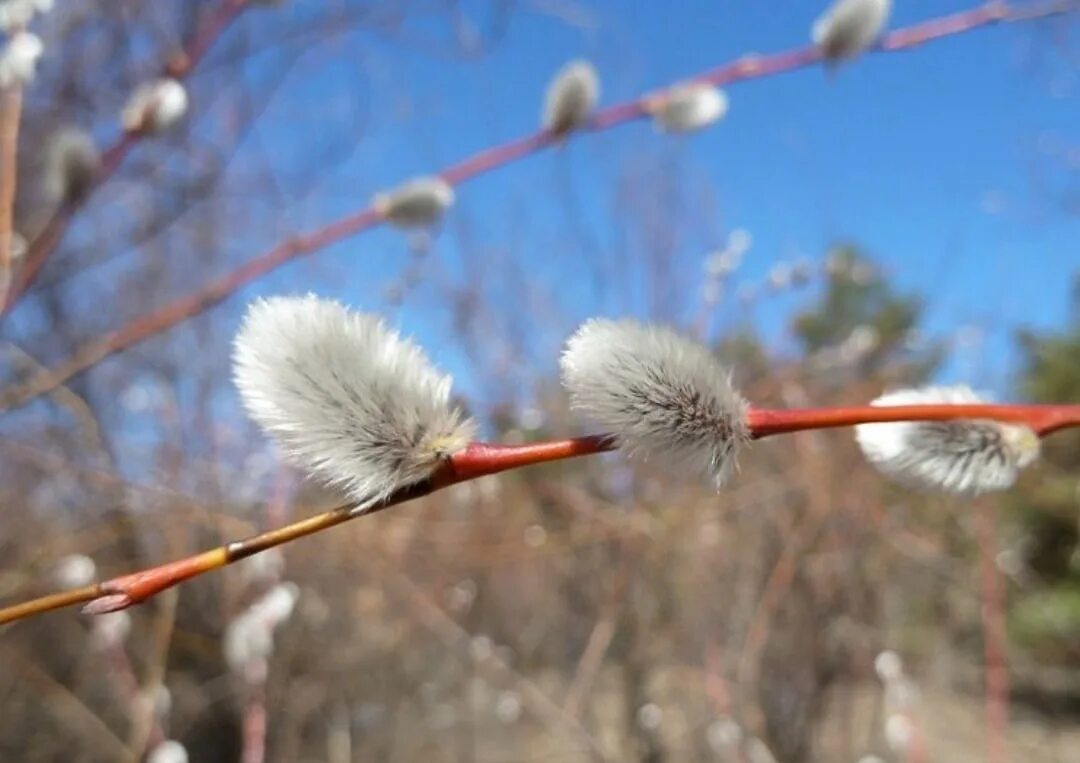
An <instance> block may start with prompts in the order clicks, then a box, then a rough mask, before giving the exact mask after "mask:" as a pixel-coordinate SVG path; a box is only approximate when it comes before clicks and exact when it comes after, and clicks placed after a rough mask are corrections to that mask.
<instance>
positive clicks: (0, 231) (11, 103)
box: [0, 84, 22, 301]
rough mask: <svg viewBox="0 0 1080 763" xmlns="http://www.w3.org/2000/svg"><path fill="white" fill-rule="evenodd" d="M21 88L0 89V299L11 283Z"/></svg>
mask: <svg viewBox="0 0 1080 763" xmlns="http://www.w3.org/2000/svg"><path fill="white" fill-rule="evenodd" d="M21 116H22V87H21V86H19V85H17V84H16V85H12V86H11V87H7V88H4V90H3V92H0V301H3V300H4V299H5V298H6V296H7V294H8V289H9V286H10V285H11V280H12V279H11V271H12V268H13V266H14V258H13V253H12V244H13V242H14V238H15V187H16V184H17V182H18V175H19V120H20V118H21Z"/></svg>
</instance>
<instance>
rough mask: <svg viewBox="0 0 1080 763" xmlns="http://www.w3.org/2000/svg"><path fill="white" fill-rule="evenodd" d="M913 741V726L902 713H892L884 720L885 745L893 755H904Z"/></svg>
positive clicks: (909, 719)
mask: <svg viewBox="0 0 1080 763" xmlns="http://www.w3.org/2000/svg"><path fill="white" fill-rule="evenodd" d="M914 741H915V724H914V723H913V722H912V720H911V718H909V717H908V716H906V715H904V714H902V713H893V714H892V715H890V716H889V717H888V718H886V719H885V744H887V745H888V746H889V749H890V750H892V751H893V752H895V753H899V754H904V753H906V752H907V751H908V750H909V749H911V744H912V742H914Z"/></svg>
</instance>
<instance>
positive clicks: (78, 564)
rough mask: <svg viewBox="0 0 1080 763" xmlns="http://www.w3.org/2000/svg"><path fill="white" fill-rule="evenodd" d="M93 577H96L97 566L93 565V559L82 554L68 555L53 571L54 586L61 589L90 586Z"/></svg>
mask: <svg viewBox="0 0 1080 763" xmlns="http://www.w3.org/2000/svg"><path fill="white" fill-rule="evenodd" d="M95 575H97V565H95V564H94V560H93V559H91V558H90V557H88V556H85V555H83V554H68V555H67V556H65V557H64V558H63V559H61V560H60V561H59V562H58V563H57V565H56V569H55V570H54V571H53V577H54V578H55V579H56V584H57V585H58V586H60V587H61V588H81V587H82V586H84V585H90V583H92V582H94V576H95Z"/></svg>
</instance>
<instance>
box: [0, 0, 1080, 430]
mask: <svg viewBox="0 0 1080 763" xmlns="http://www.w3.org/2000/svg"><path fill="white" fill-rule="evenodd" d="M225 5H226V6H227V7H234V6H238V5H239V2H238V0H231V2H227V3H225ZM1077 6H1078V3H1077V2H1076V0H1053V1H1052V2H1025V3H1007V2H1003V0H993V1H992V2H988V3H985V4H984V5H982V6H979V7H976V8H973V9H970V10H967V11H961V12H959V13H955V14H952V15H949V16H942V17H939V18H935V19H931V20H928V21H925V22H923V23H921V24H915V25H912V26H909V27H905V28H902V29H897V30H894V31H893V32H890V33H888V34H886V35H885V36H884V37H883V38H882V39H881V41H880V42H879V43H878V45H877V46H876V47H875V48H873V49H872V50H871V52H874V51H885V52H896V51H901V50H906V49H908V48H912V47H916V46H918V45H921V44H923V43H925V42H929V41H931V40H936V39H939V38H942V37H947V36H951V35H955V34H960V33H963V32H967V31H971V30H974V29H978V28H980V27H984V26H988V25H990V24H994V23H1004V22H1014V21H1029V20H1032V19H1036V18H1043V17H1047V16H1053V15H1058V14H1063V13H1067V12H1069V11H1072V10H1075V9H1076V8H1077ZM222 12H223V13H224V12H225V11H222ZM233 12H234V13H235V8H234V10H233ZM225 23H227V21H226V22H225ZM223 26H224V25H223ZM821 60H822V53H821V51H820V49H819V48H818V47H817V46H816V45H810V46H806V47H802V48H797V49H794V50H789V51H784V52H781V53H776V54H773V55H769V56H745V57H743V58H740V59H738V60H736V61H733V62H731V63H728V64H724V65H723V66H719V67H717V68H715V69H711V70H709V71H706V72H704V73H702V74H700V75H697V76H694V77H691V78H688V79H687V80H686V81H685V82H684V83H683V84H690V83H703V84H711V85H715V86H724V85H729V84H732V83H734V82H740V81H745V80H752V79H759V78H763V77H768V76H772V75H775V74H781V73H783V72H789V71H793V70H796V69H800V68H804V67H807V66H812V65H815V64H817V63H819V62H820V61H821ZM662 94H663V91H660V92H658V93H649V94H646V95H645V96H643V97H641V98H638V99H635V100H631V101H627V102H625V103H621V104H617V105H615V106H611V107H609V108H606V109H602V110H600V111H597V112H594V114H593V116H592V118H591V119H590V120H589V122H588V123H587V124H586V125H584V126H583V128H582V129H585V130H591V131H596V132H598V131H603V130H607V129H610V128H612V127H616V126H618V125H621V124H625V123H627V122H631V121H634V120H637V119H643V118H648V117H650V116H651V115H650V111H649V105H650V104H655V103H656V102H657V98H658V97H662ZM558 137H559V136H558V135H557V134H556V133H554V132H553V131H551V130H541V131H539V132H536V133H533V134H531V135H528V136H525V137H523V138H518V139H516V140H512V141H510V142H508V143H504V144H502V145H499V146H495V147H493V148H489V149H485V150H483V151H480V152H479V153H477V154H474V155H473V156H471V157H468V158H466V159H465V160H463V161H461V162H460V163H458V164H455V165H453V166H451V167H448V168H446V169H444V170H443V171H441V172H439V173H438V176H439V177H441V178H442V179H443V180H445V181H446V182H447V183H448V184H450V185H452V186H453V185H458V184H460V183H462V182H465V181H466V180H470V179H472V178H474V177H477V176H479V175H482V174H486V173H488V172H491V171H492V170H495V169H497V168H500V167H503V166H505V165H507V164H510V163H511V162H514V161H516V160H518V159H522V158H524V157H526V156H529V155H531V154H534V153H537V152H539V151H541V150H543V149H545V148H547V147H549V146H551V145H553V144H555V143H557V142H558V140H557V139H558ZM124 140H130V137H129V136H124V138H123V139H122V140H121V143H120V144H119V146H118V151H119V152H120V154H121V156H122V155H123V154H126V152H127V150H129V149H130V147H131V146H129V145H125V144H124ZM108 157H109V153H108V152H106V154H105V160H104V163H105V165H106V166H108V165H109V158H108ZM103 174H107V172H106V171H103ZM380 222H382V220H381V219H380V215H379V214H378V212H377V211H375V210H374V209H372V208H367V209H363V210H359V211H357V212H354V213H353V214H350V215H348V216H346V217H344V218H341V219H339V220H337V221H335V222H332V223H329V224H328V225H326V226H324V227H322V228H319V229H317V230H315V231H313V232H311V233H307V234H304V235H300V236H297V237H295V238H292V239H289V240H287V241H284V242H282V243H279V244H277V245H276V246H274V247H272V248H271V249H270V250H268V251H266V252H264V253H263V254H261V255H258V256H256V257H254V258H253V259H251V260H248V261H247V262H246V263H244V264H242V265H240V266H239V267H238V268H236V269H234V270H232V271H230V272H229V273H226V274H225V275H223V276H221V277H219V278H217V279H215V280H213V281H211V282H210V283H209V284H207V285H206V286H204V287H203V288H202V289H201V290H199V291H198V292H195V293H194V294H190V295H188V296H185V297H181V298H180V299H177V300H175V301H173V302H171V303H169V304H167V305H164V306H163V307H161V308H160V309H158V310H155V311H153V312H151V313H148V314H146V315H143V316H141V317H139V318H137V319H135V320H134V321H132V322H130V323H127V324H126V325H124V326H123V327H121V328H119V329H116V330H114V331H112V332H110V333H108V334H105V335H104V336H101V337H98V338H97V339H93V340H91V341H90V342H88V343H86V344H84V345H83V346H82V347H81V348H79V349H78V350H76V351H75V353H74V354H73V355H71V356H70V357H69V358H68V359H67V360H65V361H63V362H61V363H60V364H59V365H57V366H55V367H53V368H51V369H47V370H45V371H43V372H41V373H40V374H37V375H35V376H32V377H31V378H29V379H27V380H26V381H25V382H22V383H20V384H17V385H14V386H12V387H10V388H8V389H6V390H4V391H3V392H2V393H0V411H2V410H7V409H10V408H14V407H18V406H22V405H25V404H26V403H28V402H30V401H31V400H33V399H35V398H36V397H38V396H40V395H43V394H45V393H47V392H49V391H50V390H52V389H54V388H56V387H57V386H59V385H61V384H63V383H64V382H66V381H67V380H68V379H70V378H72V377H73V376H75V375H77V374H80V373H82V372H83V371H86V370H87V369H89V368H91V367H92V366H94V365H96V364H97V363H99V362H101V361H102V360H104V359H105V358H107V357H109V356H110V355H113V354H115V353H117V352H120V351H122V350H125V349H127V348H128V347H131V346H133V345H135V344H138V343H140V342H142V341H144V340H146V339H148V338H150V337H152V336H155V335H157V334H159V333H162V332H164V331H167V330H169V329H171V328H172V327H173V326H176V325H178V324H180V323H183V322H184V321H186V320H189V319H190V318H192V317H194V316H196V315H199V314H200V313H202V312H204V311H205V310H207V309H209V308H210V307H212V306H213V305H215V304H217V303H218V302H220V301H222V300H224V299H225V298H227V297H228V296H230V295H232V294H233V293H235V292H236V291H238V290H240V289H242V288H243V287H244V286H246V285H247V284H249V283H251V282H252V281H254V280H255V279H257V278H259V277H261V276H263V275H265V274H267V273H269V272H270V271H272V270H275V269H276V268H278V267H279V266H281V265H284V264H285V263H287V262H289V261H291V260H294V259H297V258H299V257H302V256H305V255H308V254H313V253H315V252H317V251H319V250H321V249H323V248H325V247H327V246H330V245H331V244H334V243H337V242H338V241H341V240H343V239H345V238H347V237H349V236H353V235H356V234H358V233H361V232H363V231H364V230H366V229H368V228H371V227H374V226H376V225H378V224H379V223H380ZM66 225H67V220H66V216H65V217H64V219H62V220H60V221H55V220H54V221H51V222H50V224H49V225H48V226H46V229H45V231H44V232H43V233H42V234H41V236H39V239H42V240H44V243H43V244H42V246H40V247H39V246H38V243H39V242H37V241H35V242H34V244H32V245H31V247H30V252H29V253H28V255H27V264H26V267H24V269H23V270H22V271H21V273H20V277H19V280H18V282H17V283H16V284H15V288H14V289H13V293H15V294H22V293H23V292H24V291H25V288H26V285H27V284H28V283H29V280H30V279H32V278H33V275H34V273H36V271H37V268H38V267H40V264H41V260H42V259H43V258H44V256H46V255H47V253H48V251H51V250H52V248H54V247H55V245H56V243H57V242H58V241H59V238H60V237H61V236H62V234H63V232H64V230H65V229H66ZM39 250H42V251H44V255H42V254H40V253H39ZM24 274H25V275H24ZM12 302H13V300H9V301H8V305H7V307H5V308H4V310H7V309H9V308H10V306H11V304H12Z"/></svg>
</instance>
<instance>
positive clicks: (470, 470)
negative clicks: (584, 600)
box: [0, 404, 1080, 624]
mask: <svg viewBox="0 0 1080 763" xmlns="http://www.w3.org/2000/svg"><path fill="white" fill-rule="evenodd" d="M965 419H985V420H992V421H1002V422H1008V423H1015V424H1022V425H1024V426H1027V427H1029V428H1031V429H1032V430H1033V431H1035V432H1037V433H1039V434H1040V435H1046V434H1049V433H1051V432H1053V431H1056V430H1058V429H1062V428H1065V427H1075V426H1080V405H992V404H984V405H910V406H890V407H883V406H860V407H854V408H821V409H790V410H770V409H760V408H751V409H750V410H749V411H748V412H747V413H746V426H747V429H748V435H749V438H750V439H753V440H758V439H762V438H765V437H770V436H773V435H777V434H785V433H788V432H795V431H801V430H809V429H824V428H832V427H841V426H853V425H857V424H872V423H887V422H894V421H956V420H965ZM616 447H618V441H617V440H616V439H615V438H614V437H612V436H611V435H591V436H586V437H577V438H571V439H566V440H556V441H551V442H539V443H529V444H526V445H501V444H495V443H479V442H478V443H472V444H470V445H469V446H467V447H466V448H465V449H463V450H461V451H458V452H457V453H455V454H453V455H451V456H449V457H448V458H447V459H446V460H445V461H444V462H443V463H442V464H441V465H440V466H439V468H438V469H437V470H436V471H435V473H434V474H433V475H432V476H431V477H430V478H429V479H427V480H424V481H422V482H419V483H416V484H413V485H408V486H406V487H404V488H402V489H400V490H398V491H397V492H396V493H394V494H393V495H392V496H390V497H389V498H388V499H386V500H385V501H383V502H381V503H378V504H376V505H373V506H371V507H370V508H366V509H365V508H363V507H358V506H357V505H356V504H354V503H349V504H344V505H341V506H338V507H336V508H334V509H331V510H330V511H327V512H324V513H322V514H318V515H316V516H313V517H309V518H307V519H303V520H300V521H299V522H295V523H293V524H291V525H288V526H286V527H281V528H278V529H275V530H270V531H268V532H264V533H260V534H258V535H254V536H251V537H249V538H246V539H244V540H238V541H233V542H232V543H227V544H225V545H223V546H219V547H218V548H215V549H211V550H209V551H204V552H202V553H199V554H195V555H193V556H189V557H186V558H184V559H179V560H177V561H174V562H169V563H167V564H163V565H159V566H157V567H152V568H150V569H146V570H140V571H138V572H134V573H131V574H129V575H123V576H120V577H117V578H113V579H111V580H106V581H103V582H100V583H95V584H93V585H89V586H84V587H82V588H78V589H75V590H72V591H64V592H61V593H56V594H51V595H48V596H44V597H41V598H39V599H34V600H32V601H28V602H24V603H21V604H16V605H13V606H10V607H6V608H4V609H0V624H4V623H9V622H13V621H15V620H21V619H25V618H27V617H31V616H33V615H38V614H42V613H45V612H49V611H52V610H55V609H61V608H63V607H68V606H71V605H74V604H86V607H84V611H85V612H87V613H89V614H102V613H105V612H113V611H117V610H121V609H126V608H127V607H130V606H132V605H134V604H138V603H140V602H142V601H145V600H146V599H149V598H151V597H153V596H155V595H157V594H159V593H161V592H162V591H164V590H166V589H168V588H171V587H173V586H175V585H177V584H179V583H182V582H184V581H185V580H190V579H191V578H194V577H198V576H200V575H202V574H204V573H207V572H211V571H213V570H217V569H220V568H222V567H225V566H227V565H229V564H232V563H233V562H237V561H239V560H241V559H245V558H247V557H249V556H252V555H254V554H257V553H259V552H261V551H265V550H266V549H268V548H273V547H275V546H280V545H283V544H285V543H289V542H291V541H294V540H297V539H298V538H303V537H305V536H308V535H312V534H314V533H318V532H321V531H323V530H326V529H329V528H331V527H335V526H337V525H340V524H343V523H345V522H348V521H349V520H351V519H355V518H356V517H359V516H363V515H367V514H374V513H376V512H379V511H383V510H384V509H388V508H390V507H392V506H396V505H398V504H400V503H405V502H407V501H411V500H413V499H415V498H420V497H423V496H426V495H430V494H431V493H433V492H435V491H437V490H441V489H442V488H445V487H449V486H450V485H454V484H457V483H459V482H466V481H469V480H473V479H477V478H479V477H483V476H487V475H491V474H497V473H499V472H503V471H507V470H510V469H517V468H521V467H524V466H534V465H538V464H542V463H548V462H552V461H561V460H565V459H568V458H576V457H578V456H586V455H594V454H598V453H604V452H607V451H611V450H614V449H615V448H616Z"/></svg>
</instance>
